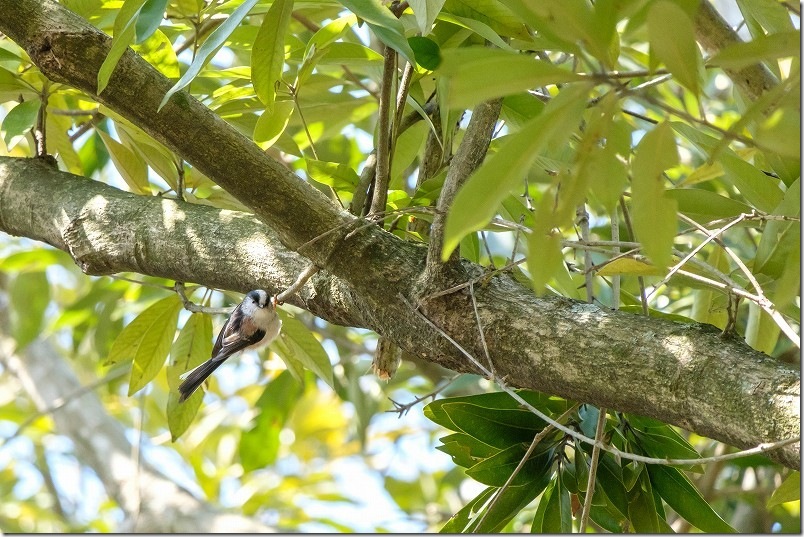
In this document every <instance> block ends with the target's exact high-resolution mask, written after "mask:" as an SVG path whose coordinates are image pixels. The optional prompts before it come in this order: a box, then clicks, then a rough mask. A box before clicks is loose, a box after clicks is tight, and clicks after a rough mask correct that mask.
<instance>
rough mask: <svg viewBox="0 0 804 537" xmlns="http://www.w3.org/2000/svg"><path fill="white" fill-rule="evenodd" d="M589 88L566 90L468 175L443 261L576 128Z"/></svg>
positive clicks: (455, 204)
mask: <svg viewBox="0 0 804 537" xmlns="http://www.w3.org/2000/svg"><path fill="white" fill-rule="evenodd" d="M588 92H589V87H588V86H587V85H585V84H579V85H577V86H568V87H565V88H564V89H562V91H561V92H560V93H559V94H558V95H557V96H556V97H555V98H554V99H552V100H551V102H550V104H548V105H547V106H546V107H545V108H544V110H543V111H542V113H541V114H539V115H538V116H536V118H534V119H533V120H531V121H529V122H528V123H527V124H526V125H525V126H524V127H523V128H522V130H520V131H519V132H517V133H516V134H512V135H509V136H508V137H506V141H505V143H504V144H503V145H502V146H501V147H500V149H499V150H498V151H497V152H496V153H495V154H493V155H492V156H490V157H488V158H487V159H486V161H485V162H484V163H483V165H482V166H480V168H479V169H478V170H477V171H476V172H475V173H474V174H472V175H471V176H470V177H469V179H468V180H467V182H466V184H465V185H464V186H463V187H462V188H461V190H460V191H458V194H457V195H456V196H455V201H454V202H453V204H452V207H450V210H449V214H448V216H447V223H446V230H445V237H444V249H443V250H442V252H441V257H442V259H443V260H445V261H446V260H447V259H449V256H450V254H451V253H452V251H453V250H454V249H455V248H457V247H458V245H459V244H460V241H461V239H462V238H463V237H464V236H465V235H467V234H468V233H472V232H474V231H478V230H480V229H483V227H484V226H485V225H486V224H487V223H488V221H489V220H490V219H491V218H492V217H493V216H494V214H495V213H496V211H497V208H498V207H499V205H500V203H501V202H502V201H503V200H504V199H505V198H506V197H507V196H508V194H509V193H510V191H511V190H513V189H514V188H517V187H519V186H520V185H521V184H522V180H523V178H524V177H525V174H526V173H527V171H528V169H529V168H530V166H531V164H533V162H534V160H535V159H536V157H537V156H538V155H539V153H540V152H541V151H542V150H543V148H544V147H545V146H546V145H547V144H548V143H555V144H557V145H560V144H562V143H563V141H565V140H566V139H567V138H568V137H569V136H570V135H571V134H572V133H573V132H574V131H575V130H576V129H577V127H578V122H579V121H580V119H581V114H582V113H583V110H584V109H585V108H586V99H587V96H588Z"/></svg>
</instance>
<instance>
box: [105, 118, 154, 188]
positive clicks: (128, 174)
mask: <svg viewBox="0 0 804 537" xmlns="http://www.w3.org/2000/svg"><path fill="white" fill-rule="evenodd" d="M98 134H99V135H100V137H101V139H102V140H103V143H104V144H105V145H106V149H107V150H108V151H109V156H110V157H111V158H112V162H114V166H115V168H117V171H118V172H120V176H121V177H122V178H123V181H125V182H126V184H127V185H128V187H129V188H130V189H131V191H132V192H134V193H135V194H149V193H150V192H151V187H150V185H149V184H148V167H147V166H146V164H145V162H144V161H143V160H142V158H141V157H140V156H139V155H138V154H137V153H135V152H134V151H132V150H131V149H129V148H128V147H126V146H124V145H123V144H121V143H120V142H118V141H117V140H115V139H114V138H112V137H111V136H109V135H108V134H106V133H105V132H103V131H101V130H99V131H98Z"/></svg>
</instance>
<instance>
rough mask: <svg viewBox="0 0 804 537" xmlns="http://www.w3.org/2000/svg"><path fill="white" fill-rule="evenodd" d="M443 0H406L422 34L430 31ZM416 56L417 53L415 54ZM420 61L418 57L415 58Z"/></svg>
mask: <svg viewBox="0 0 804 537" xmlns="http://www.w3.org/2000/svg"><path fill="white" fill-rule="evenodd" d="M444 1H445V0H410V2H408V3H409V4H410V7H411V8H413V15H414V16H415V17H416V25H417V26H418V28H419V31H420V32H421V33H422V35H427V34H429V33H430V28H431V27H432V26H433V22H435V19H436V17H437V16H438V13H439V11H441V8H442V7H443V6H444ZM417 56H418V54H417ZM416 59H417V60H419V61H421V59H420V58H418V57H417V58H416Z"/></svg>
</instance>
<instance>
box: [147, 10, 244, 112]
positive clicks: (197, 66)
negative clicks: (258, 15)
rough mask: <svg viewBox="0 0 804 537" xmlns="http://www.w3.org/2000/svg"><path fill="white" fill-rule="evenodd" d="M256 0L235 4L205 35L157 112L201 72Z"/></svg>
mask: <svg viewBox="0 0 804 537" xmlns="http://www.w3.org/2000/svg"><path fill="white" fill-rule="evenodd" d="M257 1H258V0H245V1H244V2H243V3H242V4H240V5H239V6H237V9H235V10H234V11H233V12H232V14H231V15H229V18H227V19H226V20H225V21H224V22H223V24H221V25H220V26H218V27H217V28H215V30H214V31H213V32H212V33H211V34H210V35H209V37H207V39H206V41H204V44H202V45H201V47H200V48H199V49H198V51H197V52H196V54H195V58H194V59H193V63H191V64H190V67H189V68H188V69H187V71H185V73H184V74H183V75H182V77H181V78H180V79H179V81H178V82H176V84H174V85H173V87H172V88H170V89H169V90H168V91H167V93H165V96H164V98H163V99H162V102H161V103H159V107H158V108H157V109H156V111H157V112H158V111H159V110H162V107H163V106H165V104H167V102H168V101H169V100H170V98H171V97H172V96H173V94H174V93H176V92H177V91H179V90H181V89H183V88H184V87H185V86H187V85H188V84H189V83H190V82H192V81H193V79H194V78H195V77H196V76H198V73H200V72H201V69H203V67H204V66H205V65H206V64H207V62H208V61H209V60H210V59H212V55H213V54H214V53H215V51H217V50H218V48H219V47H220V46H221V45H223V44H224V43H225V42H226V40H227V39H228V38H229V36H230V35H231V33H232V32H234V31H235V29H236V28H237V27H238V25H239V24H240V23H241V22H242V20H243V19H244V18H245V17H246V15H248V12H249V11H250V10H251V8H252V7H254V4H256V3H257Z"/></svg>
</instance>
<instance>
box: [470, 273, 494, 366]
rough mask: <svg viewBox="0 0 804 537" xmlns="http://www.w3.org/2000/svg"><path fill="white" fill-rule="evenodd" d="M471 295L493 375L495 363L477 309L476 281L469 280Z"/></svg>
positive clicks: (481, 339)
mask: <svg viewBox="0 0 804 537" xmlns="http://www.w3.org/2000/svg"><path fill="white" fill-rule="evenodd" d="M469 296H470V297H472V309H473V310H474V312H475V320H476V321H477V331H478V333H479V334H480V344H481V345H482V346H483V354H485V355H486V360H488V362H489V370H490V371H491V374H492V375H495V374H496V373H495V372H494V363H493V362H492V361H491V354H489V347H488V345H486V334H485V331H484V330H483V324H482V323H481V322H480V314H479V313H478V311H477V299H476V298H475V283H474V282H473V281H470V282H469Z"/></svg>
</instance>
